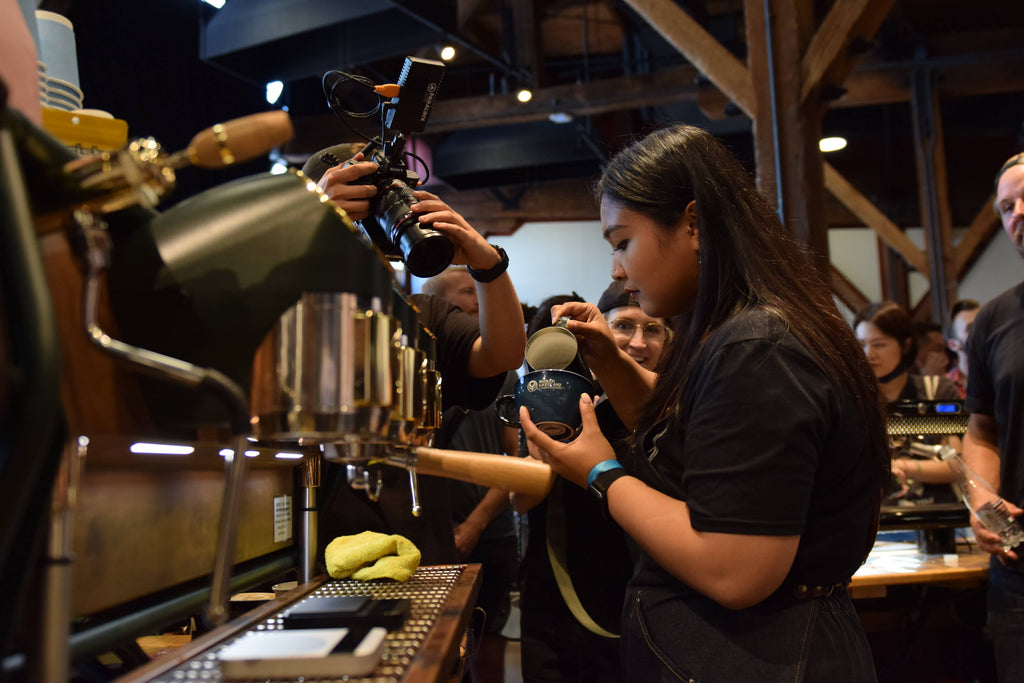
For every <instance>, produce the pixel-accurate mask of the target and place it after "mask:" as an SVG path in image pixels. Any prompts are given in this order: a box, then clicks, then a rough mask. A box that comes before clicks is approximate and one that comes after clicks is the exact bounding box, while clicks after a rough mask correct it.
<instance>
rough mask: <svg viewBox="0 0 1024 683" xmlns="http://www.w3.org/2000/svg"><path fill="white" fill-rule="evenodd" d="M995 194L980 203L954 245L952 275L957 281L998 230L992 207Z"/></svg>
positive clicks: (997, 222)
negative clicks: (955, 245)
mask: <svg viewBox="0 0 1024 683" xmlns="http://www.w3.org/2000/svg"><path fill="white" fill-rule="evenodd" d="M995 201H996V195H995V193H994V192H993V193H992V194H990V195H989V196H988V199H986V200H985V203H984V204H982V206H981V209H980V210H979V211H978V213H977V215H976V216H975V217H974V220H973V221H971V225H970V226H969V227H968V228H967V232H966V234H964V236H963V238H962V239H961V240H960V244H958V245H957V247H956V255H955V264H954V266H953V271H954V275H955V277H956V279H957V281H958V282H959V281H960V280H962V279H963V277H964V275H966V274H967V271H968V270H969V269H970V267H971V265H972V264H973V263H974V262H975V260H977V258H978V257H979V256H980V255H981V252H983V251H984V250H985V247H987V246H988V243H989V242H990V241H992V237H993V236H994V235H995V234H996V233H997V232H999V227H1000V221H999V216H998V215H997V214H996V212H995V209H994V208H993V206H994V204H995Z"/></svg>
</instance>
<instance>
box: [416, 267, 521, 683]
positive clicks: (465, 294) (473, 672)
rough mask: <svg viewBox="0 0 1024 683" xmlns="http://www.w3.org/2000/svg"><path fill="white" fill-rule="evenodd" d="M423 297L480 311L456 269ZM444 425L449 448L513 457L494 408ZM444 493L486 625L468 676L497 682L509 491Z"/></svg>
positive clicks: (510, 535)
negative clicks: (479, 575)
mask: <svg viewBox="0 0 1024 683" xmlns="http://www.w3.org/2000/svg"><path fill="white" fill-rule="evenodd" d="M423 293H424V294H430V295H432V296H436V297H438V298H441V299H444V300H446V301H448V303H450V304H452V305H454V306H458V307H459V308H461V309H462V311H463V312H465V313H468V314H470V315H473V316H476V315H477V314H478V312H479V304H478V298H477V291H476V283H475V282H474V281H473V278H472V277H471V276H470V274H469V271H468V270H467V269H466V268H463V267H461V266H452V267H450V268H448V269H447V270H444V271H442V272H441V273H439V274H437V275H435V276H434V277H432V278H430V279H428V280H427V281H426V282H424V283H423ZM517 379H518V377H517V375H516V373H514V372H510V373H508V375H507V376H506V381H505V386H504V387H503V389H502V392H501V393H503V394H511V393H512V391H513V389H514V387H515V382H516V380H517ZM443 424H444V428H443V430H442V431H443V433H444V435H445V438H444V440H445V441H446V442H447V444H448V447H449V448H452V449H455V450H460V451H474V452H478V453H502V454H507V453H508V452H509V449H510V447H511V448H512V449H513V450H512V451H511V452H513V453H514V452H515V450H514V448H515V445H516V438H517V435H518V433H517V430H515V429H512V428H511V427H506V426H505V425H503V424H502V423H501V421H499V420H498V415H497V413H496V412H495V411H494V408H493V406H491V407H489V408H486V409H484V410H463V409H461V408H458V407H454V408H450V409H449V410H447V411H445V415H444V420H443ZM509 444H511V446H510V445H509ZM449 490H450V492H451V506H452V524H453V525H454V527H455V549H456V551H457V552H458V555H459V561H460V562H479V563H480V564H481V565H482V566H483V581H482V583H481V586H480V593H479V595H478V596H477V607H480V608H481V609H483V611H484V615H485V616H484V618H485V621H484V628H483V632H482V633H481V634H480V641H479V644H478V649H477V652H476V653H475V654H474V655H473V656H471V657H470V659H469V668H468V672H469V675H470V678H471V680H473V681H475V682H477V683H491V682H492V681H494V682H497V683H501V681H503V680H504V671H505V645H506V642H505V639H504V638H503V637H502V636H501V627H502V625H503V624H504V623H505V619H506V618H507V616H508V612H509V609H510V607H511V605H510V600H511V595H510V594H511V591H512V588H513V586H514V585H515V578H516V573H517V568H518V558H517V557H516V527H515V519H514V517H513V515H512V507H511V506H510V505H509V498H508V491H504V490H501V489H497V488H491V489H487V488H484V487H483V486H477V485H476V484H470V483H468V482H461V481H453V482H450V483H449Z"/></svg>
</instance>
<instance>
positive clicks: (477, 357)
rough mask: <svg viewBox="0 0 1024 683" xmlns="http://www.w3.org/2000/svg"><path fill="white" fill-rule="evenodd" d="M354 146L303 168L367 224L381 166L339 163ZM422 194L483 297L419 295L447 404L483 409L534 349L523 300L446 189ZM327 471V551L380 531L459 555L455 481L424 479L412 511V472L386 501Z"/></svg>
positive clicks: (393, 482)
mask: <svg viewBox="0 0 1024 683" xmlns="http://www.w3.org/2000/svg"><path fill="white" fill-rule="evenodd" d="M347 151H348V146H345V145H339V146H335V147H331V148H328V149H327V150H322V151H321V152H318V153H317V154H315V155H314V156H313V157H312V158H311V159H310V160H309V162H307V163H306V165H305V166H304V167H303V173H304V174H305V175H307V176H308V177H310V178H311V179H312V180H314V181H316V182H317V183H318V186H319V187H320V189H321V190H322V191H323V192H324V193H325V194H326V195H327V196H328V197H329V198H330V199H331V201H332V202H333V203H334V205H335V206H337V207H338V208H339V209H342V210H344V211H345V212H346V213H348V215H349V217H350V218H351V219H352V220H354V221H359V220H362V219H364V218H366V217H367V216H368V215H369V212H370V206H369V198H370V197H372V196H373V195H374V193H375V192H376V188H375V187H374V186H373V185H361V184H354V183H356V181H358V180H359V179H360V178H362V177H363V176H366V175H369V174H371V173H373V172H375V171H376V169H377V166H376V164H374V163H372V162H368V161H364V160H363V157H362V154H356V155H355V156H354V157H352V158H351V159H349V160H348V161H346V162H344V163H340V164H338V163H334V162H336V161H337V159H338V158H347ZM327 152H330V154H327ZM327 159H330V160H331V161H330V162H327V161H325V160H327ZM331 163H334V165H331ZM415 196H416V199H417V200H419V201H418V202H417V203H415V204H413V205H412V210H413V211H414V212H415V213H416V214H417V216H418V217H419V220H420V221H421V222H424V223H430V224H431V227H432V228H434V229H435V230H437V231H439V232H441V233H443V234H444V235H445V236H447V237H448V238H449V239H450V240H451V241H452V243H453V244H454V246H455V253H454V256H453V257H452V263H453V264H455V265H466V266H468V268H469V270H470V273H471V275H472V276H473V279H474V281H475V287H476V293H477V298H478V301H479V312H478V315H477V316H471V315H469V314H467V313H464V312H463V311H462V310H461V309H459V308H458V307H457V306H453V305H451V304H450V303H448V302H447V301H445V300H444V299H441V298H439V297H434V296H429V295H423V294H416V295H413V296H412V297H411V299H412V302H413V303H414V304H415V305H416V307H417V308H418V309H419V319H420V322H422V323H423V324H424V325H425V326H426V327H427V329H429V330H430V331H431V333H433V334H434V336H435V337H436V338H437V343H436V349H437V370H438V371H439V373H440V375H441V380H442V393H441V395H442V401H443V405H442V407H443V408H444V409H448V408H451V407H453V406H461V407H462V408H465V409H470V410H477V409H483V408H485V407H487V406H488V405H489V404H490V403H491V402H492V401H493V400H494V399H495V398H496V397H497V394H498V392H499V391H500V389H501V386H502V383H503V382H504V380H505V376H506V373H507V372H508V371H509V370H514V369H515V368H517V367H519V365H520V364H521V363H522V362H523V350H524V349H525V347H526V331H525V323H524V321H523V312H522V306H521V304H520V302H519V297H518V295H517V294H516V291H515V287H514V286H513V285H512V280H511V279H510V278H509V275H508V272H507V271H505V269H504V266H506V265H507V257H506V256H505V255H504V252H502V251H500V250H499V249H497V248H495V247H493V246H492V245H490V244H488V243H487V241H486V240H485V239H484V237H483V236H482V235H481V234H480V233H478V232H477V231H476V230H475V229H474V228H473V226H471V225H470V224H469V223H468V222H467V221H466V219H465V218H463V217H462V216H461V215H460V214H458V213H457V212H456V211H454V210H453V209H452V208H451V207H450V206H448V205H447V204H446V203H445V202H443V201H442V200H441V199H440V198H439V197H438V196H437V195H434V194H432V193H430V192H425V191H423V190H416V191H415ZM441 431H442V432H443V431H444V430H443V427H442V430H441ZM435 445H437V446H441V447H443V446H444V445H445V444H442V443H437V444H435ZM328 469H333V470H334V471H332V472H325V474H324V490H325V491H326V494H325V495H324V497H323V498H324V500H323V502H322V504H321V507H320V510H321V512H320V525H319V526H320V533H319V536H320V545H319V547H321V548H323V547H325V546H326V544H327V543H329V542H330V541H331V540H332V539H333V538H334V537H335V536H338V535H348V534H354V533H359V532H361V531H366V530H371V531H381V532H387V533H398V534H402V535H404V536H406V537H407V538H409V540H411V541H412V542H413V543H415V544H416V546H417V547H418V548H419V549H420V552H421V553H422V563H423V564H454V563H456V562H458V561H459V558H458V555H457V553H456V550H455V539H454V535H453V530H452V524H451V508H450V505H449V495H448V488H447V486H448V482H447V480H445V479H440V478H437V477H420V497H421V500H422V504H423V511H422V514H421V516H420V517H413V516H412V513H411V496H410V492H409V482H408V475H407V474H405V472H403V471H401V470H398V469H394V468H387V469H385V470H384V488H383V493H382V495H381V498H380V499H379V500H378V501H376V502H371V501H369V500H367V498H366V496H365V495H363V494H362V493H357V492H355V491H352V490H351V489H350V488H349V487H348V486H347V485H346V484H345V483H344V481H342V480H343V479H344V473H343V472H339V471H338V470H342V469H344V468H328Z"/></svg>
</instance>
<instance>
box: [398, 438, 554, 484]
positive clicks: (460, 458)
mask: <svg viewBox="0 0 1024 683" xmlns="http://www.w3.org/2000/svg"><path fill="white" fill-rule="evenodd" d="M412 453H413V455H415V456H416V471H417V472H419V473H420V474H429V475H433V476H437V477H446V478H448V479H458V480H459V481H468V482H471V483H473V484H479V485H480V486H486V487H488V488H499V489H504V490H506V491H515V492H517V493H524V494H527V495H530V496H545V495H547V493H548V491H550V490H551V484H552V482H554V480H555V475H554V473H553V472H552V471H551V466H550V465H548V464H546V463H543V462H540V461H539V460H534V459H533V458H513V457H508V456H504V455H495V454H494V453H475V452H473V451H449V450H445V449H442V448H427V447H425V446H419V447H416V448H413V449H412Z"/></svg>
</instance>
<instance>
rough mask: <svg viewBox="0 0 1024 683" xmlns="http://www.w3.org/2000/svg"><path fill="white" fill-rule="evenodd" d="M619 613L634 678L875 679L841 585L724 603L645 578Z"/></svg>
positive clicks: (643, 682)
mask: <svg viewBox="0 0 1024 683" xmlns="http://www.w3.org/2000/svg"><path fill="white" fill-rule="evenodd" d="M780 593H781V592H780ZM623 618H624V628H623V631H624V633H623V643H622V648H623V650H622V651H623V665H624V667H625V669H626V672H627V679H628V680H629V681H631V682H633V683H663V682H664V683H667V682H669V681H687V682H688V683H743V682H745V681H752V682H753V681H756V682H757V683H775V682H778V683H782V682H783V681H784V682H786V683H801V682H802V683H817V682H819V681H823V682H827V683H870V682H872V681H875V680H876V679H875V669H874V665H873V663H872V659H871V651H870V648H869V646H868V642H867V639H866V638H865V636H864V631H863V629H862V627H861V624H860V620H859V619H858V618H857V613H856V612H855V610H854V608H853V604H852V603H851V601H850V597H849V595H848V594H847V592H846V591H845V590H844V589H839V590H836V591H835V592H834V593H833V594H832V595H830V596H827V597H821V598H814V599H808V600H797V599H795V598H792V597H789V596H786V595H785V594H784V593H783V594H780V595H778V596H773V597H771V598H769V599H768V600H766V601H764V602H763V603H761V604H759V605H755V606H754V607H751V608H748V609H743V610H729V609H726V608H724V607H722V606H720V605H718V604H717V603H715V602H713V601H711V600H709V599H707V598H704V597H703V596H693V597H689V596H687V597H682V596H680V594H679V593H678V592H676V591H674V590H672V589H671V588H663V587H650V586H646V587H639V588H636V589H632V590H631V592H630V594H629V596H628V599H627V601H626V605H625V611H624V614H623Z"/></svg>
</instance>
